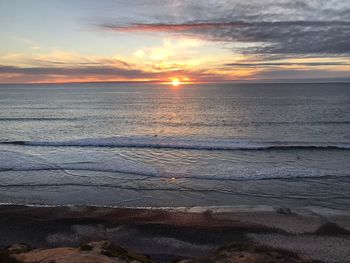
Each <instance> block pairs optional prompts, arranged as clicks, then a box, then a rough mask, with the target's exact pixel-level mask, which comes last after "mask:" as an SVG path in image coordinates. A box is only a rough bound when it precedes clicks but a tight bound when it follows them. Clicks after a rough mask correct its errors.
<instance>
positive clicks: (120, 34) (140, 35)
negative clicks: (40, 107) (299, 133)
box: [0, 0, 350, 83]
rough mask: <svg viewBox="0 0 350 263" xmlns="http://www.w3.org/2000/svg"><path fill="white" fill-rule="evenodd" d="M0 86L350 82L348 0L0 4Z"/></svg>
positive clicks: (28, 0) (26, 0) (12, 0)
mask: <svg viewBox="0 0 350 263" xmlns="http://www.w3.org/2000/svg"><path fill="white" fill-rule="evenodd" d="M0 29H1V30H0V43H1V45H0V83H33V82H34V83H35V82H89V81H156V82H167V81H171V79H174V78H177V79H179V80H180V81H184V82H218V81H269V80H270V81H278V80H282V81H283V80H298V81H304V80H312V79H318V80H322V79H324V80H335V81H337V80H350V1H344V0H305V1H298V0H275V1H272V0H265V1H261V0H246V1H236V0H201V1H198V0H187V1H185V0H182V1H180V0H169V1H168V0H132V1H126V0H74V1H73V0H50V1H44V0H0Z"/></svg>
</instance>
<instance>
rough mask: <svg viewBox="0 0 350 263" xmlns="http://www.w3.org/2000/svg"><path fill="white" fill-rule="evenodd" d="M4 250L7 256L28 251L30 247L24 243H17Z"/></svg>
mask: <svg viewBox="0 0 350 263" xmlns="http://www.w3.org/2000/svg"><path fill="white" fill-rule="evenodd" d="M6 250H7V252H8V253H9V254H19V253H24V252H28V251H30V250H31V247H30V245H28V244H25V243H17V244H13V245H12V246H9V247H7V248H6Z"/></svg>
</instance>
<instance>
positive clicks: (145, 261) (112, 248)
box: [101, 244, 153, 263]
mask: <svg viewBox="0 0 350 263" xmlns="http://www.w3.org/2000/svg"><path fill="white" fill-rule="evenodd" d="M102 249H103V250H102V252H101V253H102V254H104V255H105V256H107V257H117V258H120V259H123V260H126V261H129V260H137V261H139V262H142V263H153V261H151V260H150V259H149V258H148V257H147V256H144V255H139V254H136V253H133V252H131V251H128V250H126V249H124V248H122V247H119V246H116V245H114V244H105V245H104V246H102Z"/></svg>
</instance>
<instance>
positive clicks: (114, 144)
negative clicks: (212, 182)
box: [0, 136, 350, 151]
mask: <svg viewBox="0 0 350 263" xmlns="http://www.w3.org/2000/svg"><path fill="white" fill-rule="evenodd" d="M0 144H12V145H24V146H46V147H107V148H153V149H180V150H181V149H182V150H217V151H234V150H241V151H244V150H245V151H249V150H255V151H257V150H294V149H299V150H350V142H341V143H332V142H329V143H327V142H325V143H322V142H280V141H270V142H252V141H246V140H226V139H194V138H174V137H157V136H152V137H151V136H144V137H110V138H96V139H78V140H69V141H3V142H0Z"/></svg>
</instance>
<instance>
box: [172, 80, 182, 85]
mask: <svg viewBox="0 0 350 263" xmlns="http://www.w3.org/2000/svg"><path fill="white" fill-rule="evenodd" d="M180 84H181V81H180V80H179V79H178V78H174V79H172V80H171V85H173V86H179V85H180Z"/></svg>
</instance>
